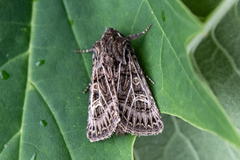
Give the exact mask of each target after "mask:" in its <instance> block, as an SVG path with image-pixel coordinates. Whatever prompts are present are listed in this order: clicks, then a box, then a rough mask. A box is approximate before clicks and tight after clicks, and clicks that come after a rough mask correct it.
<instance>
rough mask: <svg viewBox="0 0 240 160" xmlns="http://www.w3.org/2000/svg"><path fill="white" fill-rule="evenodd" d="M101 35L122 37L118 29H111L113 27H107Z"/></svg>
mask: <svg viewBox="0 0 240 160" xmlns="http://www.w3.org/2000/svg"><path fill="white" fill-rule="evenodd" d="M103 37H108V38H110V37H122V35H121V34H120V33H119V31H117V30H115V29H113V28H108V29H106V30H105V33H104V34H103Z"/></svg>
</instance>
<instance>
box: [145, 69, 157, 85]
mask: <svg viewBox="0 0 240 160" xmlns="http://www.w3.org/2000/svg"><path fill="white" fill-rule="evenodd" d="M143 74H144V75H145V77H147V79H148V80H149V81H150V82H152V84H155V82H154V81H153V80H152V79H151V78H150V77H148V75H146V73H144V72H143Z"/></svg>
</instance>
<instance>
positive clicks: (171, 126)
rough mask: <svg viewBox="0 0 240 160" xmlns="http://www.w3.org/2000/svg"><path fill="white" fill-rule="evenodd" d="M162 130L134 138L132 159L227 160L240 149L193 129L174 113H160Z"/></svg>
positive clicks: (239, 154)
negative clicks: (158, 132)
mask: <svg viewBox="0 0 240 160" xmlns="http://www.w3.org/2000/svg"><path fill="white" fill-rule="evenodd" d="M163 118H164V119H165V131H164V132H163V133H162V134H160V135H157V136H148V137H138V138H136V142H135V144H134V158H135V160H145V159H148V160H157V159H160V160H175V159H184V160H193V159H198V160H210V159H211V160H226V159H228V160H231V159H233V160H234V159H240V152H239V150H238V149H236V148H235V147H234V146H232V145H230V144H229V143H226V141H224V140H223V139H221V138H219V137H218V136H216V135H213V134H211V133H208V132H205V131H202V130H200V129H197V128H195V127H193V126H191V125H190V124H188V123H186V122H184V121H183V120H181V119H179V118H176V117H174V116H169V115H165V114H164V115H163Z"/></svg>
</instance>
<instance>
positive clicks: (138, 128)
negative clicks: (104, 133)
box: [117, 49, 163, 136]
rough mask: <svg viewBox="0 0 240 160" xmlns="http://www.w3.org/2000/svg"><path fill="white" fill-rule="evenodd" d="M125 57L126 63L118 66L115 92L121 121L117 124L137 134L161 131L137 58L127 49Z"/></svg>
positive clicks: (126, 130) (159, 119) (151, 133)
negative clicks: (118, 71)
mask: <svg viewBox="0 0 240 160" xmlns="http://www.w3.org/2000/svg"><path fill="white" fill-rule="evenodd" d="M127 50H128V49H127ZM131 53H132V54H131ZM126 57H127V65H123V64H120V65H121V66H119V67H121V72H120V73H119V77H120V78H119V83H118V84H117V94H118V102H119V114H120V118H121V121H120V122H119V124H118V126H119V127H120V128H121V129H122V130H123V131H124V132H129V133H131V134H135V135H139V136H141V135H154V134H158V133H161V132H162V130H163V122H162V119H161V116H160V113H159V110H158V107H157V106H156V103H155V101H154V99H153V97H152V94H151V92H150V90H149V87H148V85H147V82H146V79H145V77H144V74H143V72H142V69H141V68H140V66H139V63H138V61H137V58H136V56H135V55H134V54H133V51H129V50H128V54H126Z"/></svg>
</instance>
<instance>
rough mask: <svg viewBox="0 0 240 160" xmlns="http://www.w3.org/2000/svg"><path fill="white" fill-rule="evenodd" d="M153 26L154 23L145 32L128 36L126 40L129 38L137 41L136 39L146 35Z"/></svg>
mask: <svg viewBox="0 0 240 160" xmlns="http://www.w3.org/2000/svg"><path fill="white" fill-rule="evenodd" d="M151 26H152V23H150V25H149V26H148V28H147V29H145V31H143V32H141V33H138V34H132V35H129V36H127V37H126V38H128V39H129V40H133V39H136V38H138V37H139V36H141V35H142V34H144V33H146V32H147V31H148V30H149V29H150V27H151Z"/></svg>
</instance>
